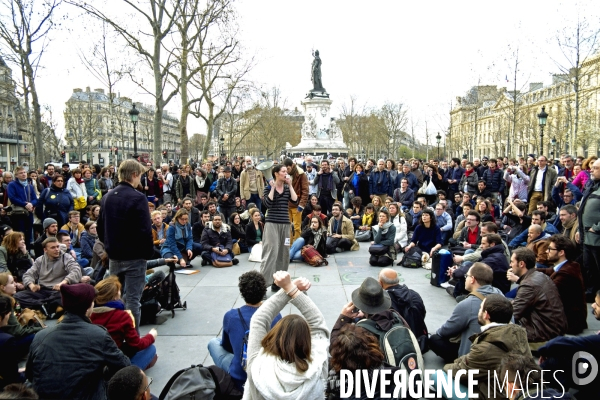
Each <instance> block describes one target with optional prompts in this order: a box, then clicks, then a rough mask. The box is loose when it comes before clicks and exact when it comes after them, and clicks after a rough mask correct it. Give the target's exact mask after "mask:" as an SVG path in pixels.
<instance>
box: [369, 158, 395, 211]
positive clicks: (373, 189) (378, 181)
mask: <svg viewBox="0 0 600 400" xmlns="http://www.w3.org/2000/svg"><path fill="white" fill-rule="evenodd" d="M369 185H370V187H369V191H370V193H371V195H370V197H371V199H373V198H374V197H375V196H377V197H379V198H380V199H381V201H382V202H384V201H385V199H386V197H387V196H388V195H389V196H391V195H392V192H393V191H392V190H391V189H392V187H391V186H392V185H391V183H390V175H389V174H388V172H387V171H386V170H385V161H383V160H379V161H377V169H375V170H373V172H371V175H370V176H369ZM371 201H372V200H371Z"/></svg>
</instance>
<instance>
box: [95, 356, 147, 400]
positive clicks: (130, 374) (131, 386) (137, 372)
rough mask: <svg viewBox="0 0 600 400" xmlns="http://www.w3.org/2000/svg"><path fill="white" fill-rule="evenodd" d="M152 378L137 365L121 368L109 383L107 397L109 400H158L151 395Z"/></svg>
mask: <svg viewBox="0 0 600 400" xmlns="http://www.w3.org/2000/svg"><path fill="white" fill-rule="evenodd" d="M151 384H152V378H150V377H149V376H146V374H145V373H144V371H142V370H141V369H140V368H139V367H137V366H135V365H130V366H129V367H125V368H121V369H120V370H119V371H117V372H116V373H115V374H114V375H113V377H112V378H110V380H109V381H108V385H107V387H106V395H107V398H108V400H151V399H154V398H156V396H153V395H152V393H150V385H151Z"/></svg>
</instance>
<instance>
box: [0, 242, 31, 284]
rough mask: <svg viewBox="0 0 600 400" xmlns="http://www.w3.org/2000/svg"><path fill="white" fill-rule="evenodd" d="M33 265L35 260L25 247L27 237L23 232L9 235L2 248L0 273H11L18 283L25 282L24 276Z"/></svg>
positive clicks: (0, 247) (0, 250) (0, 252)
mask: <svg viewBox="0 0 600 400" xmlns="http://www.w3.org/2000/svg"><path fill="white" fill-rule="evenodd" d="M31 265H33V260H32V259H31V256H30V255H29V252H28V251H27V246H26V245H25V235H23V234H22V233H21V232H12V233H9V234H8V235H6V236H5V237H4V239H2V246H0V271H2V272H6V271H8V272H10V273H11V274H12V275H13V276H14V277H15V278H16V279H17V282H22V281H23V275H24V274H25V273H26V272H27V270H28V269H29V268H31Z"/></svg>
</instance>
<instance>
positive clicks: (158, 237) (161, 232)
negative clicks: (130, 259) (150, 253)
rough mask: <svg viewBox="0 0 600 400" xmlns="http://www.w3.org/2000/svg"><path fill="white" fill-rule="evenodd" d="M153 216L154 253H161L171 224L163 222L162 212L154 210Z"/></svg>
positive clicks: (157, 254)
mask: <svg viewBox="0 0 600 400" xmlns="http://www.w3.org/2000/svg"><path fill="white" fill-rule="evenodd" d="M207 214H208V212H207ZM150 217H151V218H152V241H153V243H154V253H155V255H156V256H159V255H160V247H161V246H162V244H163V243H164V242H165V241H166V240H167V230H168V229H169V226H168V225H167V224H165V223H164V222H163V217H162V212H161V211H153V212H152V214H150Z"/></svg>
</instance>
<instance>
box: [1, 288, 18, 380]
mask: <svg viewBox="0 0 600 400" xmlns="http://www.w3.org/2000/svg"><path fill="white" fill-rule="evenodd" d="M11 315H13V307H12V302H11V299H10V298H9V297H7V296H0V353H1V354H2V362H1V363H0V390H1V389H4V387H5V386H7V385H10V384H12V383H21V382H23V379H22V377H21V376H20V375H19V351H18V346H17V343H16V342H17V340H16V339H15V337H14V336H12V335H10V334H9V333H6V332H5V331H4V328H5V327H6V325H7V324H8V321H9V319H10V316H11Z"/></svg>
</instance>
